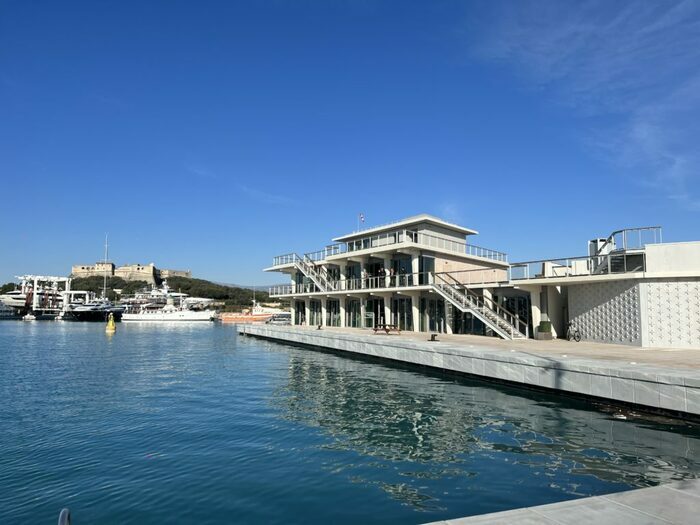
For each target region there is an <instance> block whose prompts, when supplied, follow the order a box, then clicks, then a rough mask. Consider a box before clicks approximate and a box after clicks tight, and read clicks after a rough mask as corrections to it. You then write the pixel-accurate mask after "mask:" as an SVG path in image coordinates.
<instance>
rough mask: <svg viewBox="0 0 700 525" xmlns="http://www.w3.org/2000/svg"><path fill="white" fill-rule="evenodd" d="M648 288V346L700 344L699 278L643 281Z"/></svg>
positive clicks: (685, 346) (688, 345)
mask: <svg viewBox="0 0 700 525" xmlns="http://www.w3.org/2000/svg"><path fill="white" fill-rule="evenodd" d="M641 286H643V287H644V288H645V290H644V291H645V292H646V295H647V297H646V303H647V308H646V310H647V330H648V340H647V342H646V344H645V346H663V347H673V348H695V347H697V348H700V280H698V279H694V280H691V279H673V280H664V281H647V282H644V283H642V285H641Z"/></svg>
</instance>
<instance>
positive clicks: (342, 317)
mask: <svg viewBox="0 0 700 525" xmlns="http://www.w3.org/2000/svg"><path fill="white" fill-rule="evenodd" d="M345 301H346V298H345V297H340V299H339V302H340V327H341V328H345V325H346V322H345Z"/></svg>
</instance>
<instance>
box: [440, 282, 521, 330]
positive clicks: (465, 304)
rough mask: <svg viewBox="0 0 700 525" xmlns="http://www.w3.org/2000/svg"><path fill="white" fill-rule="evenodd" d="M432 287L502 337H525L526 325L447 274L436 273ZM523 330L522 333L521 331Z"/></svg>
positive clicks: (515, 316)
mask: <svg viewBox="0 0 700 525" xmlns="http://www.w3.org/2000/svg"><path fill="white" fill-rule="evenodd" d="M432 286H433V289H434V290H435V291H436V292H437V293H439V294H440V295H441V296H442V297H444V298H445V299H446V300H448V301H449V302H450V303H452V304H453V305H455V306H456V307H457V308H458V309H459V310H460V311H462V312H469V313H471V314H472V315H473V316H474V317H476V318H477V319H479V320H480V321H481V322H482V323H484V324H485V325H486V326H488V327H489V328H490V329H491V330H493V331H494V332H495V333H496V334H497V335H498V336H499V337H501V338H503V339H508V340H512V339H527V337H528V336H529V333H528V325H527V323H525V322H523V321H522V320H521V319H520V318H519V317H518V316H517V315H515V314H514V313H512V312H510V311H509V310H506V309H505V308H503V307H502V306H500V305H498V304H496V303H495V302H494V301H493V300H491V299H486V298H484V297H481V296H478V295H476V294H475V293H473V292H471V291H469V289H468V288H462V289H460V288H459V286H460V283H459V281H457V280H456V279H455V278H454V277H452V276H451V275H449V274H442V273H436V274H434V280H433V283H432ZM522 330H524V333H523V331H522Z"/></svg>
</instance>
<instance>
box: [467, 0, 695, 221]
mask: <svg viewBox="0 0 700 525" xmlns="http://www.w3.org/2000/svg"><path fill="white" fill-rule="evenodd" d="M485 6H486V7H485V9H484V12H483V13H482V15H483V16H482V17H480V19H479V26H478V27H477V26H476V25H474V26H473V27H471V30H470V34H471V35H473V36H474V39H473V40H472V42H471V45H470V48H471V51H472V52H473V54H474V55H475V56H477V57H478V58H480V59H482V60H487V61H491V62H494V63H500V64H504V65H506V66H507V67H509V68H512V69H513V70H515V71H517V72H518V74H519V76H520V78H522V80H523V85H526V86H529V87H530V88H532V89H539V90H543V91H545V92H546V93H547V94H550V95H551V96H552V99H553V100H556V101H557V103H559V104H561V105H562V106H563V107H566V108H570V109H573V110H574V111H575V112H576V114H578V115H579V116H580V117H581V118H584V119H589V120H590V121H589V122H587V123H586V124H585V126H586V127H587V129H589V130H592V132H591V133H592V134H591V135H590V136H588V137H586V140H587V141H588V142H589V143H590V144H593V145H595V146H596V148H597V149H598V151H600V152H602V153H604V154H605V155H606V156H607V158H609V159H610V160H611V161H613V162H615V163H616V165H617V166H619V167H620V168H623V169H624V170H625V171H626V172H627V173H634V176H633V179H634V180H635V181H636V182H638V183H639V184H640V185H642V186H651V187H653V188H654V189H655V190H656V191H658V192H659V193H660V194H662V195H665V196H666V197H667V198H669V199H671V200H673V201H674V202H677V203H678V204H680V205H682V206H684V207H686V208H688V209H693V210H699V211H700V151H699V150H700V148H699V147H698V145H697V137H698V136H700V2H697V1H695V0H685V1H673V2H672V1H662V2H658V1H657V2H644V1H636V2H629V1H628V2H621V1H615V2H611V1H608V0H595V1H588V2H564V1H560V0H554V1H536V2H513V3H509V4H507V5H506V4H503V3H500V2H499V3H489V4H485ZM601 122H605V123H604V124H601Z"/></svg>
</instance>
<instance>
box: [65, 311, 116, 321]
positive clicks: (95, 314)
mask: <svg viewBox="0 0 700 525" xmlns="http://www.w3.org/2000/svg"><path fill="white" fill-rule="evenodd" d="M110 313H112V314H114V320H115V321H120V320H121V318H122V315H123V313H122V311H121V310H88V311H84V312H66V313H65V314H64V316H63V320H64V321H74V322H92V323H104V322H107V319H108V318H109V314H110Z"/></svg>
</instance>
